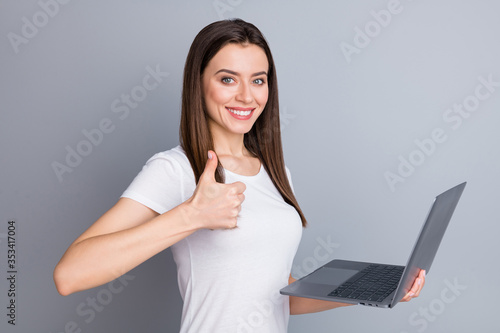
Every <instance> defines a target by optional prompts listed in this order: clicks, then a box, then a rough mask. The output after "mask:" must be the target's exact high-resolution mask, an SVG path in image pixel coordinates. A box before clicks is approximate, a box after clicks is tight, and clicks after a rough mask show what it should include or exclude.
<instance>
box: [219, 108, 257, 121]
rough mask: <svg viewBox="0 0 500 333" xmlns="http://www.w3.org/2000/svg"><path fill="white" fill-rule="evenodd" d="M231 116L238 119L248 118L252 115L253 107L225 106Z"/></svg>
mask: <svg viewBox="0 0 500 333" xmlns="http://www.w3.org/2000/svg"><path fill="white" fill-rule="evenodd" d="M226 110H228V111H229V113H230V114H231V116H233V117H234V118H236V119H239V120H248V119H250V118H251V117H252V113H253V111H254V110H255V108H240V107H232V108H229V107H226Z"/></svg>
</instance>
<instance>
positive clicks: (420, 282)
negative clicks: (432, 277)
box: [401, 269, 425, 302]
mask: <svg viewBox="0 0 500 333" xmlns="http://www.w3.org/2000/svg"><path fill="white" fill-rule="evenodd" d="M424 284H425V271H424V270H423V269H421V270H420V273H419V274H418V276H417V278H416V279H415V282H413V286H412V287H411V289H410V291H409V292H408V293H407V294H406V295H405V297H403V298H402V299H401V302H408V301H410V300H411V299H412V298H415V297H418V295H420V291H421V290H422V288H423V287H424Z"/></svg>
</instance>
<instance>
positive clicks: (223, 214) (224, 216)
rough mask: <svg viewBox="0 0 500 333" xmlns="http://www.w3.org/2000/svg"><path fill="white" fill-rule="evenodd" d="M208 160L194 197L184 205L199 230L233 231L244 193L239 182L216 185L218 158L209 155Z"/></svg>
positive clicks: (211, 152)
mask: <svg viewBox="0 0 500 333" xmlns="http://www.w3.org/2000/svg"><path fill="white" fill-rule="evenodd" d="M208 156H209V159H208V161H207V164H206V165H205V170H204V171H203V174H202V175H201V176H200V180H199V181H198V185H197V186H196V189H195V190H194V193H193V196H192V197H191V198H190V199H189V200H187V201H186V204H187V205H188V206H189V207H190V208H191V209H190V211H191V212H192V213H193V214H194V216H193V218H194V220H195V221H199V222H201V228H207V229H232V228H236V227H237V217H238V213H239V212H240V210H241V203H242V202H243V200H245V195H244V194H243V192H244V191H245V189H246V186H245V184H243V183H242V182H235V183H232V184H221V183H217V182H216V181H215V171H216V169H217V155H215V153H214V152H213V151H209V152H208Z"/></svg>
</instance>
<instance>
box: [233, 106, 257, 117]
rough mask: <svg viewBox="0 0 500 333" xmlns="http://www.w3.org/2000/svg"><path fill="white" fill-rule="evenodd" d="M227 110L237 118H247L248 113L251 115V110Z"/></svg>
mask: <svg viewBox="0 0 500 333" xmlns="http://www.w3.org/2000/svg"><path fill="white" fill-rule="evenodd" d="M228 110H229V111H231V112H232V113H234V114H236V115H238V116H249V115H250V113H252V110H250V111H237V110H233V109H229V108H228Z"/></svg>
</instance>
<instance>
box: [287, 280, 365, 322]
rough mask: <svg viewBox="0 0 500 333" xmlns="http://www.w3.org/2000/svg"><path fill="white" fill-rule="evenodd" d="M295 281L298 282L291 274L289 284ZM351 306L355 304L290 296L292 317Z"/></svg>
mask: <svg viewBox="0 0 500 333" xmlns="http://www.w3.org/2000/svg"><path fill="white" fill-rule="evenodd" d="M295 281H296V280H295V279H294V278H293V277H292V275H291V274H290V278H289V279H288V284H290V283H292V282H295ZM349 305H355V304H347V303H340V302H330V301H322V300H319V299H312V298H305V297H297V296H290V314H291V315H299V314H305V313H314V312H320V311H326V310H330V309H336V308H340V307H344V306H349Z"/></svg>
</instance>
